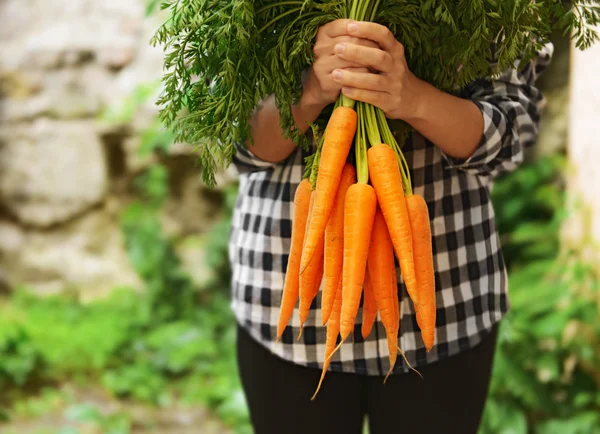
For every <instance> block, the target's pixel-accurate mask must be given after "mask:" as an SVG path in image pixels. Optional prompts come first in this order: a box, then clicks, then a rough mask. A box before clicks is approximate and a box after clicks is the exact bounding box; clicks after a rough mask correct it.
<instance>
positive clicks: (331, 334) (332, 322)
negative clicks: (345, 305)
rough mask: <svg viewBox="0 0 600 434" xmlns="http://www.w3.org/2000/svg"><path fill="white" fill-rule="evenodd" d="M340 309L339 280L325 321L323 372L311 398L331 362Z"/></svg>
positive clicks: (338, 326) (321, 382)
mask: <svg viewBox="0 0 600 434" xmlns="http://www.w3.org/2000/svg"><path fill="white" fill-rule="evenodd" d="M341 310H342V281H341V280H340V281H339V284H338V287H337V288H336V291H335V296H334V300H333V306H332V308H331V314H330V315H329V321H327V338H326V339H325V361H324V363H323V372H322V373H321V379H320V380H319V385H318V386H317V390H316V391H315V394H314V395H313V397H312V398H311V399H312V400H314V399H315V398H316V396H317V393H319V389H321V384H323V379H324V378H325V373H326V372H327V368H329V363H330V362H331V356H332V355H333V352H334V349H335V343H336V342H337V337H338V336H339V334H340V313H341Z"/></svg>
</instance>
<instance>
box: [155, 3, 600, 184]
mask: <svg viewBox="0 0 600 434" xmlns="http://www.w3.org/2000/svg"><path fill="white" fill-rule="evenodd" d="M161 8H162V9H163V10H168V13H169V18H168V19H167V21H166V22H165V23H164V24H163V25H162V26H161V27H160V28H159V29H158V30H157V32H156V34H155V36H154V37H153V39H152V44H154V45H161V46H162V47H163V49H164V51H165V60H164V66H165V71H166V73H165V75H164V77H163V84H164V91H163V93H162V95H161V96H160V97H159V99H158V101H157V102H158V104H159V105H160V106H161V112H160V117H161V120H162V122H163V123H164V124H165V126H166V127H167V128H168V129H169V130H170V131H172V132H173V134H174V137H175V139H176V140H177V141H178V142H181V143H188V144H190V145H192V146H194V147H195V148H196V149H197V151H198V154H199V159H200V163H201V167H202V171H203V178H204V181H205V182H206V183H207V184H209V185H214V181H215V179H214V173H215V171H216V170H217V169H219V168H221V167H223V166H227V165H228V164H230V163H231V158H232V156H233V155H234V150H235V145H236V144H241V143H244V142H245V140H246V139H247V138H250V137H251V135H250V134H249V133H250V124H249V120H250V118H251V114H252V112H253V110H254V109H255V108H256V107H257V106H258V104H259V103H260V101H262V100H263V99H264V98H265V97H266V96H268V95H275V100H276V102H277V105H278V107H279V109H280V112H281V125H282V127H283V129H284V132H285V134H286V136H289V137H291V138H292V139H293V140H294V141H295V143H296V144H298V145H303V146H306V145H307V143H308V142H307V140H306V136H305V135H304V134H301V133H300V130H299V129H298V128H297V127H298V126H297V125H295V122H294V119H293V116H292V106H293V105H294V104H295V103H296V102H297V101H298V100H299V99H300V97H301V94H302V80H303V73H304V72H305V71H306V69H307V68H308V67H309V66H310V65H311V64H312V62H313V60H314V57H313V44H314V39H315V35H316V34H317V31H318V29H319V27H320V26H322V25H323V24H325V23H327V22H330V21H332V20H335V19H338V18H348V17H351V18H353V17H358V18H359V19H362V17H365V18H366V19H369V20H372V21H376V22H379V23H382V24H384V25H387V26H388V27H389V28H390V29H391V30H392V31H393V32H394V34H395V35H396V37H397V38H398V39H399V40H400V41H401V42H402V43H403V44H404V45H405V48H406V54H407V59H408V63H409V67H410V69H411V71H413V72H414V73H415V74H416V75H417V76H418V77H421V78H423V79H425V80H426V81H428V82H430V83H431V84H433V85H434V86H436V87H438V88H440V89H442V90H451V91H454V90H457V89H459V88H462V87H464V86H465V85H467V84H468V83H469V82H471V81H473V80H474V79H475V78H479V77H482V76H491V75H495V74H496V73H498V72H501V71H502V70H504V69H505V68H507V67H508V66H511V65H513V64H514V62H515V61H517V59H518V57H519V56H520V55H521V54H523V56H524V58H525V59H526V60H527V59H529V58H530V57H531V56H532V55H533V54H534V52H535V50H536V49H538V48H540V47H541V46H542V45H543V44H544V43H545V42H547V41H549V40H550V37H551V35H552V32H553V31H554V30H556V29H559V30H564V31H565V33H566V34H573V37H574V38H575V39H576V41H577V44H578V46H579V47H580V48H586V47H588V46H589V45H590V44H591V43H592V42H594V41H595V40H596V39H597V34H596V33H595V31H594V29H593V27H592V26H593V25H594V24H596V23H598V22H600V6H598V2H597V1H590V0H585V1H579V2H577V3H576V7H575V8H566V7H565V6H564V4H563V1H562V0H547V1H545V2H541V1H530V0H502V1H498V0H485V1H482V0H464V1H460V2H448V1H446V0H425V1H421V0H405V1H397V0H379V1H375V0H361V1H358V0H298V1H271V0H243V1H240V0H236V1H232V0H220V1H213V0H166V1H165V2H164V3H162V5H161ZM369 8H373V9H374V10H375V13H371V12H372V11H371V12H369V11H367V9H369ZM357 10H359V11H363V12H362V13H357V12H356V11H357ZM403 126H404V127H405V129H406V128H408V126H407V125H403Z"/></svg>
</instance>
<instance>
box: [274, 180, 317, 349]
mask: <svg viewBox="0 0 600 434" xmlns="http://www.w3.org/2000/svg"><path fill="white" fill-rule="evenodd" d="M311 196H312V195H311V185H310V181H309V180H308V179H303V180H302V182H300V184H299V185H298V188H297V189H296V193H295V194H294V210H293V223H292V241H291V248H290V254H289V258H288V264H287V269H286V274H285V283H284V286H283V296H282V298H281V308H280V309H281V310H280V312H279V322H278V324H277V341H279V339H281V335H282V334H283V331H284V330H285V328H286V326H287V324H288V321H289V320H290V318H291V316H292V314H293V312H294V307H295V306H296V303H297V301H298V294H299V291H300V286H299V285H300V257H301V255H302V244H303V243H304V233H305V231H306V221H307V219H308V208H309V204H310V198H311Z"/></svg>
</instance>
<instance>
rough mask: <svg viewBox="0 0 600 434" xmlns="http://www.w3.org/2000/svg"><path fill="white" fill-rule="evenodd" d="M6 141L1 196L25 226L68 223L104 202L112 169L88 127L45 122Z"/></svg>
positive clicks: (0, 155) (7, 135)
mask: <svg viewBox="0 0 600 434" xmlns="http://www.w3.org/2000/svg"><path fill="white" fill-rule="evenodd" d="M0 137H1V139H2V141H3V142H4V145H3V146H2V150H1V152H0V194H1V195H2V198H3V199H2V201H3V205H4V206H5V207H6V208H7V209H8V210H9V211H10V212H11V213H12V214H13V215H14V216H16V218H17V219H18V220H19V221H20V222H22V223H23V224H25V225H29V226H34V227H47V226H50V225H53V224H57V223H62V222H64V221H67V220H69V219H70V218H72V217H73V216H75V215H77V214H79V213H81V212H83V211H85V210H86V209H88V208H90V207H92V206H95V205H97V204H98V203H100V202H101V201H102V199H103V197H104V194H105V192H106V186H107V178H106V175H107V174H106V164H105V161H104V156H103V153H102V146H101V143H100V141H99V139H98V137H97V135H96V134H95V132H94V128H93V126H91V125H90V124H89V123H88V122H83V123H79V122H66V123H65V122H54V121H49V120H46V119H39V120H37V121H36V122H34V123H32V124H29V125H26V126H20V127H19V128H10V129H4V130H3V131H2V133H1V135H0Z"/></svg>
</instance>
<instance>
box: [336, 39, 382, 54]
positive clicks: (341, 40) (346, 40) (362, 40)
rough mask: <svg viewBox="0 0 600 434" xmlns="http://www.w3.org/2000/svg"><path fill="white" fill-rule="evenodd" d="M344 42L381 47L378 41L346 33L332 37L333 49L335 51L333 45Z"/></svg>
mask: <svg viewBox="0 0 600 434" xmlns="http://www.w3.org/2000/svg"><path fill="white" fill-rule="evenodd" d="M343 43H347V44H355V45H361V46H363V47H371V48H380V47H379V45H378V44H377V42H374V41H371V40H369V39H364V38H355V37H352V36H347V35H344V36H336V37H335V38H331V48H332V51H333V47H335V46H336V45H337V44H343Z"/></svg>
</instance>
